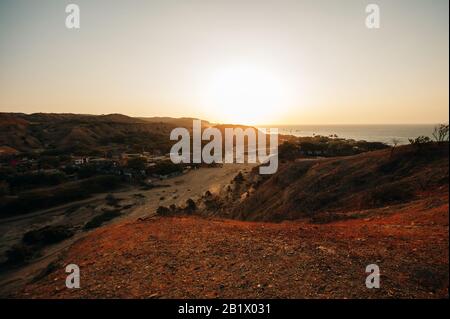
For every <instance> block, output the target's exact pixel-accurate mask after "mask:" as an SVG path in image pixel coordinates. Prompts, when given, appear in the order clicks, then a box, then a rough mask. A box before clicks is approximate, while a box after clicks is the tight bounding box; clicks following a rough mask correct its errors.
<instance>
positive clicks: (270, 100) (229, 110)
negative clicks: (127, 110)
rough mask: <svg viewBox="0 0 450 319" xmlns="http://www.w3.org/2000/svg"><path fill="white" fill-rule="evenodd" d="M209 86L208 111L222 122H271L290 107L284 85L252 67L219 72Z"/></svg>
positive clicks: (206, 95) (269, 73) (207, 95)
mask: <svg viewBox="0 0 450 319" xmlns="http://www.w3.org/2000/svg"><path fill="white" fill-rule="evenodd" d="M207 87H208V89H207V90H206V94H205V97H206V101H205V102H204V106H205V107H206V108H207V110H206V112H207V113H209V114H211V117H212V118H217V119H218V120H219V121H220V122H228V123H240V124H259V123H268V122H270V121H271V120H272V119H273V117H274V116H276V115H277V113H279V112H280V111H282V110H283V109H285V108H286V107H287V106H286V100H287V90H286V87H285V85H283V83H282V81H281V79H280V78H279V77H277V76H276V75H274V74H273V73H271V72H269V71H267V70H264V69H260V68H254V67H249V66H245V67H242V66H240V67H229V68H223V69H219V70H217V71H216V72H215V73H214V74H213V75H212V76H211V79H210V81H209V83H208V84H207Z"/></svg>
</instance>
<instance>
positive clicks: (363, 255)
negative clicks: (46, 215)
mask: <svg viewBox="0 0 450 319" xmlns="http://www.w3.org/2000/svg"><path fill="white" fill-rule="evenodd" d="M447 191H448V189H442V190H441V192H440V193H435V194H434V196H432V197H428V198H423V199H420V200H417V201H413V202H411V203H409V204H408V205H397V206H391V207H387V208H382V209H372V210H369V211H367V212H366V216H367V217H366V218H364V219H354V220H347V221H340V222H333V223H329V224H323V225H314V224H310V223H308V222H304V221H295V222H292V221H291V222H283V223H262V222H243V221H234V220H220V219H204V218H199V217H194V216H181V217H161V218H160V217H157V218H152V219H147V220H137V221H128V222H123V223H121V224H117V225H113V226H108V227H103V228H100V229H98V230H97V231H95V232H94V233H92V234H90V235H89V236H87V237H86V238H84V239H82V240H80V241H79V242H77V243H76V244H75V245H74V246H73V247H72V248H70V249H69V250H68V251H67V253H66V254H65V255H64V257H63V258H62V259H61V261H60V262H59V264H58V265H56V267H54V270H52V271H51V272H50V274H49V275H48V276H46V277H44V278H43V279H40V280H38V281H37V282H35V283H32V284H30V285H28V286H27V287H26V288H25V289H24V290H23V291H21V292H19V293H18V294H16V295H15V297H33V298H80V297H83V298H116V297H121V298H214V297H224V298H390V297H395V298H411V297H414V298H442V297H447V298H448V192H447ZM70 263H75V264H78V265H79V266H80V269H81V288H80V289H75V290H69V289H67V288H65V284H64V283H65V276H66V274H65V273H64V267H65V265H67V264H70ZM372 263H376V264H377V265H378V266H379V267H380V270H381V288H380V289H367V288H366V286H365V278H366V274H365V267H366V266H367V265H368V264H372Z"/></svg>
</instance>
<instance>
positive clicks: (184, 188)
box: [0, 164, 251, 296]
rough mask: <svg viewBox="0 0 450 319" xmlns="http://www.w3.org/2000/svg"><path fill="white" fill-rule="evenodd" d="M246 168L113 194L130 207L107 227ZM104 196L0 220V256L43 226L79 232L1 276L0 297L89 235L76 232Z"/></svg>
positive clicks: (194, 194)
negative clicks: (63, 227)
mask: <svg viewBox="0 0 450 319" xmlns="http://www.w3.org/2000/svg"><path fill="white" fill-rule="evenodd" d="M250 167H251V165H249V164H233V165H224V166H223V167H216V168H201V169H198V170H191V171H189V172H188V173H187V174H184V175H181V176H177V177H174V178H170V179H167V180H164V181H160V182H158V184H161V185H165V186H167V187H161V188H154V189H150V190H142V189H138V188H131V189H127V190H125V191H119V192H114V196H115V197H117V198H120V199H121V202H120V204H121V205H122V206H124V207H126V206H127V205H130V206H131V207H130V208H128V209H122V213H123V215H122V217H119V218H116V219H114V220H113V221H111V222H109V223H110V224H111V223H117V222H120V221H123V220H135V219H137V218H139V217H146V216H152V215H154V214H155V211H156V209H157V207H158V206H159V205H165V206H169V205H170V204H177V205H181V204H184V203H185V202H186V200H187V199H188V198H193V199H195V198H198V197H200V196H201V195H202V194H203V193H204V192H205V191H207V190H210V191H215V190H217V189H220V188H221V187H223V186H224V185H225V184H227V183H228V182H229V181H230V180H231V179H233V177H234V176H235V175H236V174H237V173H238V172H239V171H241V170H242V171H248V170H249V169H250ZM136 194H139V196H136ZM106 195H107V194H98V195H95V196H93V197H91V198H89V199H86V200H82V201H77V202H72V203H70V204H66V205H62V206H59V207H54V208H51V209H47V210H43V211H38V212H35V213H31V214H27V215H23V216H17V217H11V218H5V219H1V220H0V256H2V255H3V254H4V252H5V251H6V250H7V249H9V248H10V247H11V246H13V245H14V244H16V243H18V242H20V241H21V239H22V236H23V234H24V233H25V232H27V231H29V230H33V229H38V228H41V227H43V226H47V225H70V226H72V227H74V228H75V229H78V230H79V231H78V232H77V233H76V235H75V236H74V237H72V238H70V239H68V240H65V241H63V242H61V243H59V244H57V245H52V246H49V247H46V248H45V249H43V250H42V251H41V256H40V257H39V258H37V259H35V260H33V261H32V263H31V264H29V265H27V266H25V267H22V268H20V269H13V270H11V271H7V272H3V273H1V274H0V296H2V295H7V294H9V293H10V292H11V291H14V290H16V289H18V288H19V287H21V286H23V285H24V284H25V283H26V282H28V281H29V280H31V279H32V278H34V277H35V276H36V275H37V274H38V273H39V272H40V271H42V269H44V268H45V267H46V266H47V265H48V264H49V263H50V262H52V261H54V260H56V259H57V258H58V256H59V254H60V253H61V252H62V251H63V250H65V249H67V248H68V247H70V246H71V245H72V244H73V243H74V242H76V241H77V240H79V239H80V238H83V237H84V236H85V235H86V234H88V233H89V232H86V231H81V230H80V229H81V228H82V226H83V225H84V224H85V223H86V222H87V221H89V220H90V219H91V218H92V217H93V216H95V215H97V214H99V213H100V212H101V210H102V209H103V208H105V207H106V206H107V205H106V203H105V196H106ZM0 259H1V258H0Z"/></svg>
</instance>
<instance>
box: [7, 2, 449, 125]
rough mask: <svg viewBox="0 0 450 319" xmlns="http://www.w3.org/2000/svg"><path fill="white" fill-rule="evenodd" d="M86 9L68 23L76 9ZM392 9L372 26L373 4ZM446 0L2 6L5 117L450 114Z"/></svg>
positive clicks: (386, 119) (308, 120) (404, 119)
mask: <svg viewBox="0 0 450 319" xmlns="http://www.w3.org/2000/svg"><path fill="white" fill-rule="evenodd" d="M69 3H74V4H77V5H78V6H79V8H80V18H81V19H80V22H81V24H80V29H67V28H66V25H65V20H66V16H67V13H66V12H65V8H66V6H67V5H68V4H69ZM369 3H375V4H377V5H379V8H380V28H379V29H369V28H367V27H366V24H365V20H366V17H367V15H368V13H366V12H365V8H366V6H367V5H368V4H369ZM448 6H449V1H448V0H395V1H392V0H371V1H365V0H342V1H337V0H294V1H288V0H146V1H144V0H142V1H138V0H129V1H120V0H117V1H116V0H108V1H106V0H71V1H64V0H40V1H34V0H28V1H25V0H0V112H25V113H34V112H57V113H83V114H109V113H122V114H126V115H130V116H142V117H144V116H171V117H197V118H202V119H206V120H210V121H213V122H221V123H225V122H226V123H231V122H232V123H242V124H259V125H261V124H266V123H267V124H402V123H405V124H412V123H440V122H448V118H449V113H448V112H449V111H448V105H449V91H448V85H449V73H448V72H449V51H448V50H449V49H448V48H449V42H448V38H449V16H448V12H449V8H448Z"/></svg>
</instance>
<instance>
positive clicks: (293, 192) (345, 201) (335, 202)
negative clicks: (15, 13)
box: [228, 143, 449, 222]
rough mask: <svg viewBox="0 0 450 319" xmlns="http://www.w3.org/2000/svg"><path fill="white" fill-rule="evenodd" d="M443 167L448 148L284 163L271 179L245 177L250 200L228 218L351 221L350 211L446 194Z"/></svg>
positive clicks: (403, 148) (444, 145)
mask: <svg viewBox="0 0 450 319" xmlns="http://www.w3.org/2000/svg"><path fill="white" fill-rule="evenodd" d="M448 167H449V159H448V143H442V144H427V145H423V146H422V147H421V149H418V148H417V147H416V146H411V145H408V146H401V147H397V148H396V149H394V150H393V151H392V150H391V149H386V150H380V151H374V152H366V153H362V154H359V155H355V156H348V157H335V158H323V159H297V160H296V161H287V162H284V163H282V164H281V165H280V167H279V169H278V171H277V173H275V174H274V175H271V176H268V177H264V176H256V177H255V176H250V177H249V180H248V181H247V183H248V184H250V186H251V191H250V192H249V193H250V195H249V196H246V197H245V199H244V200H242V201H240V203H239V204H238V205H237V206H236V207H235V209H234V210H233V211H232V213H231V215H228V217H233V218H238V219H244V220H261V221H281V220H287V219H288V220H289V219H291V220H292V219H298V218H312V219H313V220H316V221H317V222H320V221H326V220H327V219H330V218H331V219H333V220H334V219H339V218H351V217H352V216H351V212H353V211H361V210H365V209H370V208H379V207H385V206H390V205H394V204H402V203H408V202H410V201H412V200H415V199H418V198H422V197H427V196H429V195H430V194H432V193H434V192H437V191H441V190H442V189H444V190H445V189H448V178H449V175H448ZM254 174H257V173H256V171H255V172H254Z"/></svg>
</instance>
